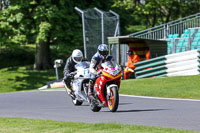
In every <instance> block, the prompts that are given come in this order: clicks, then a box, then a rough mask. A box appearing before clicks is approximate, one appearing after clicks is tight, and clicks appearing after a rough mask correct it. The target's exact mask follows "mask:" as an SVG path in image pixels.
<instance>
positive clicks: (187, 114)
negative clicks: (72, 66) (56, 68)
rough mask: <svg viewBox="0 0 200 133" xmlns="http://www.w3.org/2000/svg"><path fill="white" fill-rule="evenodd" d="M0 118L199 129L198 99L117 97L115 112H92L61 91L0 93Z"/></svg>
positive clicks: (199, 108) (199, 104) (105, 109)
mask: <svg viewBox="0 0 200 133" xmlns="http://www.w3.org/2000/svg"><path fill="white" fill-rule="evenodd" d="M0 117H21V118H33V119H45V120H57V121H74V122H87V123H99V122H103V123H111V122H112V123H123V124H135V125H147V126H160V127H166V128H176V129H186V130H194V131H200V100H191V101H190V100H179V99H159V98H158V99H153V98H146V97H127V96H120V104H119V108H118V110H117V112H115V113H112V112H109V111H108V108H102V109H101V111H100V112H92V111H91V110H90V108H89V106H88V104H87V103H86V102H84V104H83V105H82V106H74V105H73V104H72V102H71V99H70V97H69V96H68V95H66V93H65V92H64V91H48V92H47V91H31V92H16V93H1V94H0Z"/></svg>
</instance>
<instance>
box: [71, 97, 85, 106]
mask: <svg viewBox="0 0 200 133" xmlns="http://www.w3.org/2000/svg"><path fill="white" fill-rule="evenodd" d="M72 103H73V104H74V105H75V106H79V105H82V103H83V101H79V100H76V99H73V98H72Z"/></svg>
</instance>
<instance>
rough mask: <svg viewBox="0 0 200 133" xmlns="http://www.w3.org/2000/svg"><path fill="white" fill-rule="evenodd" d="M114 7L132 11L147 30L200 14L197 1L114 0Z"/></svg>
mask: <svg viewBox="0 0 200 133" xmlns="http://www.w3.org/2000/svg"><path fill="white" fill-rule="evenodd" d="M113 7H118V8H124V9H125V10H128V11H130V12H131V14H132V16H134V17H135V18H137V19H135V20H138V21H139V22H140V25H141V24H142V25H146V28H148V27H154V26H156V25H159V24H163V23H167V22H169V21H171V20H176V19H178V18H181V17H185V16H188V15H191V14H194V13H197V12H200V8H199V7H200V2H199V1H197V0H114V4H113Z"/></svg>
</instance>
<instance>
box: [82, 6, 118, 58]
mask: <svg viewBox="0 0 200 133" xmlns="http://www.w3.org/2000/svg"><path fill="white" fill-rule="evenodd" d="M83 12H84V23H85V38H86V53H87V54H86V55H87V58H88V59H91V57H92V56H93V55H94V54H95V53H96V51H97V47H98V45H99V44H101V43H102V32H103V36H104V39H103V40H104V41H103V42H104V43H106V44H108V40H107V37H112V36H114V34H115V32H116V26H117V21H118V18H117V17H116V16H114V15H113V14H112V13H110V12H104V11H102V12H103V27H104V28H103V30H102V16H101V14H100V13H99V12H97V11H96V10H95V9H87V10H84V11H83Z"/></svg>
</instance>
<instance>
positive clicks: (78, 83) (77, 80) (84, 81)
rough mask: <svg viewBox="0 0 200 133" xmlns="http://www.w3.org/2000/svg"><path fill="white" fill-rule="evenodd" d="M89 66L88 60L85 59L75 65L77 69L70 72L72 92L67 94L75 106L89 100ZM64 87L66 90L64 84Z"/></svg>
mask: <svg viewBox="0 0 200 133" xmlns="http://www.w3.org/2000/svg"><path fill="white" fill-rule="evenodd" d="M89 67H90V63H89V62H86V61H84V62H80V63H78V64H76V65H75V68H76V70H77V71H76V72H73V73H72V77H73V79H72V81H71V87H72V92H71V93H70V95H69V96H71V98H72V102H73V104H74V105H75V106H77V105H81V104H82V103H83V101H87V102H89V99H88V86H89V79H90V71H89ZM65 89H66V91H67V92H68V90H67V87H66V85H65ZM68 94H69V93H68Z"/></svg>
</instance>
